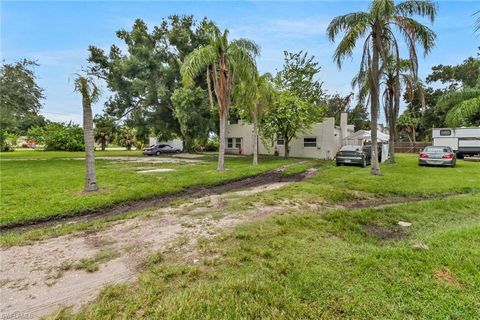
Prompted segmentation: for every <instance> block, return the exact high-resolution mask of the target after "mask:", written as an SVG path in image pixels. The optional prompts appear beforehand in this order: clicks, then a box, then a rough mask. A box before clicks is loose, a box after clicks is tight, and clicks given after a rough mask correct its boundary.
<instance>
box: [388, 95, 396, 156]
mask: <svg viewBox="0 0 480 320" xmlns="http://www.w3.org/2000/svg"><path fill="white" fill-rule="evenodd" d="M388 113H389V116H388V117H389V126H388V134H389V139H388V153H389V156H390V157H389V162H390V163H395V162H396V157H395V127H396V125H397V121H396V120H397V119H396V118H397V117H396V115H395V106H394V102H393V100H392V99H390V101H389V108H388Z"/></svg>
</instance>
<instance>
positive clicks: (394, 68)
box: [381, 55, 425, 163]
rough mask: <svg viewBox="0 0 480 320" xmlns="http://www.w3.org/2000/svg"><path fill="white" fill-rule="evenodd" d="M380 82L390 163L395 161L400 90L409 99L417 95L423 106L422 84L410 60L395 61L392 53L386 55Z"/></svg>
mask: <svg viewBox="0 0 480 320" xmlns="http://www.w3.org/2000/svg"><path fill="white" fill-rule="evenodd" d="M381 84H382V85H383V91H382V100H383V109H384V113H385V119H386V122H387V125H388V133H389V136H390V138H389V145H388V147H389V154H390V163H395V162H396V157H395V141H396V140H397V136H398V132H397V120H398V115H399V113H400V95H401V91H402V89H403V90H405V92H406V93H407V96H408V98H409V99H410V100H413V98H414V96H415V95H418V96H419V100H420V101H421V103H422V106H424V105H425V99H424V96H423V86H422V83H421V81H420V80H419V79H418V77H417V75H416V74H415V70H412V63H410V60H404V59H401V60H399V61H397V60H396V59H395V57H394V56H393V55H390V56H389V57H388V60H387V63H386V64H385V67H384V68H383V72H382V80H381Z"/></svg>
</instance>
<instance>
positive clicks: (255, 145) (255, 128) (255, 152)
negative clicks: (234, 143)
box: [253, 113, 258, 166]
mask: <svg viewBox="0 0 480 320" xmlns="http://www.w3.org/2000/svg"><path fill="white" fill-rule="evenodd" d="M257 122H258V120H257V114H256V113H255V114H254V115H253V165H254V166H258V123H257Z"/></svg>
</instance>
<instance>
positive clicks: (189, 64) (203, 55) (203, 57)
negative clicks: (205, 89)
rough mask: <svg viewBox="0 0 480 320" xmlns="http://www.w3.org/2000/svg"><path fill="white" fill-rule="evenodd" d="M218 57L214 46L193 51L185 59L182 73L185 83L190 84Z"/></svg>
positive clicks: (181, 69)
mask: <svg viewBox="0 0 480 320" xmlns="http://www.w3.org/2000/svg"><path fill="white" fill-rule="evenodd" d="M215 59H216V51H215V48H214V46H212V45H207V46H204V47H200V48H198V49H196V50H194V51H192V52H191V53H190V54H189V55H188V56H187V57H186V58H185V60H184V62H183V64H182V67H181V68H180V73H181V75H182V80H183V84H184V85H185V86H190V85H191V84H192V83H193V81H194V79H195V77H197V76H198V75H199V74H200V73H202V72H203V71H205V69H206V68H207V67H208V66H210V65H212V64H213V62H214V61H215Z"/></svg>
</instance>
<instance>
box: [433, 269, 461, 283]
mask: <svg viewBox="0 0 480 320" xmlns="http://www.w3.org/2000/svg"><path fill="white" fill-rule="evenodd" d="M433 274H434V275H435V278H437V279H438V280H440V281H441V282H444V283H448V284H451V285H454V286H459V285H460V282H459V281H458V280H457V279H456V278H455V277H454V276H453V274H452V273H451V272H450V270H448V269H447V268H442V269H440V270H434V272H433Z"/></svg>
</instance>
